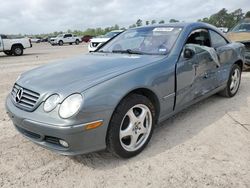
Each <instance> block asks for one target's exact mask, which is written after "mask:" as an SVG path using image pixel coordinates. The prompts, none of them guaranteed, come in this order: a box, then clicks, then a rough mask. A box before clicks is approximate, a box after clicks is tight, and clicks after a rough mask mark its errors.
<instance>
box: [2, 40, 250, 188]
mask: <svg viewBox="0 0 250 188" xmlns="http://www.w3.org/2000/svg"><path fill="white" fill-rule="evenodd" d="M85 52H86V46H84V45H79V46H63V47H52V46H49V45H44V44H37V45H34V47H33V48H32V49H28V50H26V51H25V55H24V56H22V57H7V56H5V55H3V54H1V55H0V90H1V92H0V114H1V115H0V129H1V131H0V187H24V186H25V187H26V186H27V187H42V186H44V187H52V186H53V187H116V188H117V187H140V188H142V187H237V188H238V187H250V108H249V106H250V72H244V73H243V75H242V84H241V88H240V91H239V93H238V95H237V96H235V97H234V98H232V99H225V98H222V97H219V96H213V97H210V98H209V99H207V100H205V101H202V102H200V103H198V104H196V105H194V106H192V107H190V108H188V109H186V110H185V111H183V112H181V113H179V114H178V115H176V116H175V117H174V118H171V119H169V120H167V121H166V122H164V124H163V125H160V126H159V127H157V128H156V130H155V132H154V135H153V137H152V140H151V142H150V144H149V146H148V147H147V148H146V150H145V151H144V152H143V153H141V154H140V155H139V156H137V157H135V158H132V159H129V160H121V159H117V158H114V157H113V156H111V155H110V154H109V153H107V152H98V153H92V154H88V155H82V156H77V157H66V156H61V155H58V154H55V153H53V152H51V151H48V150H46V149H43V148H41V147H39V146H37V145H35V144H33V143H32V142H30V141H28V140H27V139H25V138H24V137H23V136H21V135H20V134H19V133H18V132H17V131H16V130H15V129H14V127H13V126H12V123H11V121H10V119H9V118H8V117H7V115H6V113H5V108H4V102H5V98H6V96H7V94H8V93H9V91H10V90H11V87H12V85H13V83H14V82H15V79H16V78H17V76H18V75H19V74H20V73H22V72H24V71H26V70H30V69H32V68H34V67H37V66H39V65H42V64H46V63H52V62H53V61H56V60H60V59H64V58H70V57H72V56H76V55H79V54H83V53H85Z"/></svg>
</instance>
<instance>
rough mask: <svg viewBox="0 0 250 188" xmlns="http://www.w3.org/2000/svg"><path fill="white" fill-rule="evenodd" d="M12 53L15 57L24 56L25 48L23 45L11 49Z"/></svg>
mask: <svg viewBox="0 0 250 188" xmlns="http://www.w3.org/2000/svg"><path fill="white" fill-rule="evenodd" d="M11 52H12V53H13V54H14V55H15V56H21V55H23V47H22V46H21V45H15V46H13V47H12V48H11Z"/></svg>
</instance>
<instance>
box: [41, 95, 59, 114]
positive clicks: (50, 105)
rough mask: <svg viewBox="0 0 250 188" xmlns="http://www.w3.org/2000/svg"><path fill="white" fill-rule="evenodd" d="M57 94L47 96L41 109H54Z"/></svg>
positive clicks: (57, 99)
mask: <svg viewBox="0 0 250 188" xmlns="http://www.w3.org/2000/svg"><path fill="white" fill-rule="evenodd" d="M59 99H60V98H59V96H58V95H57V94H54V95H51V96H50V97H49V98H47V100H46V101H45V103H44V105H43V109H44V111H45V112H50V111H52V110H53V109H55V107H56V106H57V104H58V102H59Z"/></svg>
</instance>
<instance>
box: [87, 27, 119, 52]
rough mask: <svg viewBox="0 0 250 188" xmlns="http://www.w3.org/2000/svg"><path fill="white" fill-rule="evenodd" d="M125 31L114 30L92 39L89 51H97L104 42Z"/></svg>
mask: <svg viewBox="0 0 250 188" xmlns="http://www.w3.org/2000/svg"><path fill="white" fill-rule="evenodd" d="M123 31H124V30H114V31H110V32H108V33H106V34H105V35H103V36H100V37H97V38H92V39H90V42H89V46H88V50H89V52H93V51H95V50H96V49H97V48H98V47H99V46H101V45H102V44H103V43H105V42H107V41H108V40H109V39H111V38H113V37H115V36H116V35H118V34H120V33H121V32H123Z"/></svg>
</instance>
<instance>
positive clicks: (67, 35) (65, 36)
mask: <svg viewBox="0 0 250 188" xmlns="http://www.w3.org/2000/svg"><path fill="white" fill-rule="evenodd" d="M69 37H72V35H71V34H66V35H64V38H69Z"/></svg>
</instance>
